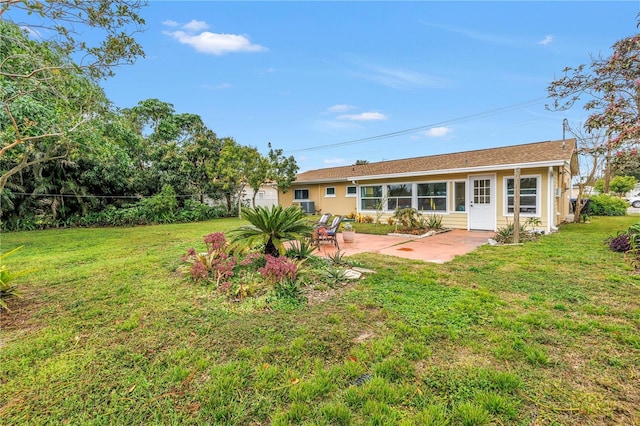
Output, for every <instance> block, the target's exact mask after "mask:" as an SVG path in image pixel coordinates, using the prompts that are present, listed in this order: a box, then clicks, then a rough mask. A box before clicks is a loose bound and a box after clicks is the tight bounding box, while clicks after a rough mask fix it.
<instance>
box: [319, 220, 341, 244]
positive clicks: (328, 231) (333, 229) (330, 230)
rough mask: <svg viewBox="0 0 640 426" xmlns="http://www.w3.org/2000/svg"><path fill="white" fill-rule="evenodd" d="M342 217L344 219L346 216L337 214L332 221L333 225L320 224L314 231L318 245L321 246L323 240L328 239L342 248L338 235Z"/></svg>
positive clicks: (327, 240)
mask: <svg viewBox="0 0 640 426" xmlns="http://www.w3.org/2000/svg"><path fill="white" fill-rule="evenodd" d="M342 219H344V216H336V217H334V218H333V221H331V226H319V227H318V228H316V230H315V231H314V240H315V242H316V245H317V246H320V244H321V243H322V242H323V241H326V242H331V243H333V244H334V245H335V246H336V247H337V248H338V250H339V249H340V245H339V244H338V238H337V236H338V229H339V228H340V224H341V223H342Z"/></svg>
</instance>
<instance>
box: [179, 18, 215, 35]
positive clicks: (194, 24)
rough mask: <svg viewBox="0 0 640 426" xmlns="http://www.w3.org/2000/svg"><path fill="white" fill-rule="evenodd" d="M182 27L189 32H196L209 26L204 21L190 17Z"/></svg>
mask: <svg viewBox="0 0 640 426" xmlns="http://www.w3.org/2000/svg"><path fill="white" fill-rule="evenodd" d="M182 28H183V29H185V30H187V31H189V32H194V33H197V32H198V31H204V30H206V29H207V28H209V25H208V24H207V23H206V22H204V21H197V20H195V19H192V20H191V22H189V23H188V24H184V25H183V26H182Z"/></svg>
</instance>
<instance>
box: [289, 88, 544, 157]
mask: <svg viewBox="0 0 640 426" xmlns="http://www.w3.org/2000/svg"><path fill="white" fill-rule="evenodd" d="M546 99H547V98H546V97H544V98H536V99H531V100H528V101H524V102H520V103H517V104H513V105H509V106H505V107H501V108H496V109H492V110H488V111H483V112H478V113H475V114H469V115H465V116H462V117H458V118H453V119H451V120H445V121H440V122H437V123H431V124H425V125H423V126H418V127H413V128H411V129H406V130H398V131H396V132H391V133H384V134H381V135H377V136H369V137H366V138H362V139H353V140H350V141H345V142H337V143H331V144H326V145H318V146H313V147H309V148H298V149H291V150H287V152H288V153H291V152H303V151H317V150H320V149H326V148H334V147H338V146H346V145H355V144H359V143H363V142H370V141H375V140H380V139H388V138H392V137H396V136H401V135H406V134H410V133H415V132H418V131H420V130H425V129H430V128H432V127H437V126H444V125H447V124H455V123H461V122H464V121H468V120H473V119H477V118H482V117H487V116H490V115H495V114H500V113H503V112H508V111H512V110H515V109H520V108H524V107H527V106H532V105H535V104H539V103H541V102H542V101H544V100H546Z"/></svg>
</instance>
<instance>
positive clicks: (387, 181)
mask: <svg viewBox="0 0 640 426" xmlns="http://www.w3.org/2000/svg"><path fill="white" fill-rule="evenodd" d="M518 172H519V174H520V194H519V195H520V217H521V222H524V221H526V220H527V219H528V218H536V219H538V220H539V221H540V225H539V226H538V227H537V228H538V229H539V230H545V231H547V232H549V231H552V230H555V229H556V227H557V225H558V224H559V223H561V222H563V221H565V220H570V189H571V178H572V175H573V174H575V173H576V172H577V157H576V140H575V139H566V140H556V141H547V142H537V143H530V144H524V145H514V146H506V147H500V148H490V149H481V150H474V151H466V152H457V153H453V154H441V155H430V156H425V157H415V158H406V159H401V160H391V161H382V162H377V163H369V164H362V165H352V166H342V167H330V168H325V169H318V170H309V171H306V172H303V173H300V174H298V175H297V177H296V180H295V182H294V183H293V184H292V187H291V188H289V189H288V190H287V191H286V192H283V191H280V193H279V202H280V204H281V205H283V206H289V205H292V204H299V205H300V206H301V207H302V208H303V209H304V210H305V211H306V212H308V213H314V212H320V211H321V212H330V213H333V214H341V215H347V214H349V213H352V212H355V213H356V214H362V215H370V216H372V217H374V218H376V217H380V219H381V220H382V221H385V220H386V219H387V218H389V217H390V216H392V215H393V213H394V211H395V210H396V209H397V208H405V207H413V208H415V209H417V210H418V211H419V212H421V213H424V214H437V215H441V216H442V225H443V226H445V227H448V228H459V229H468V230H491V231H496V230H497V229H498V228H501V227H503V226H505V225H507V224H508V223H513V209H514V187H515V185H514V180H515V179H514V176H516V175H517V173H518Z"/></svg>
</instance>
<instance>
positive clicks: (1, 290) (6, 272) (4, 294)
mask: <svg viewBox="0 0 640 426" xmlns="http://www.w3.org/2000/svg"><path fill="white" fill-rule="evenodd" d="M22 247H23V246H20V247H16V248H14V249H13V250H11V251H8V252H6V253H2V254H0V311H2V309H7V310H9V307H8V306H7V302H6V300H7V299H9V298H12V297H20V293H19V292H18V290H17V287H18V286H17V285H16V284H14V280H15V279H16V278H18V277H19V276H20V275H23V274H25V273H26V272H27V271H21V272H15V271H13V270H11V269H9V267H8V266H7V265H6V264H5V263H4V259H5V258H6V257H7V256H10V255H11V254H13V253H15V252H17V251H18V250H20V249H21V248H22Z"/></svg>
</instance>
